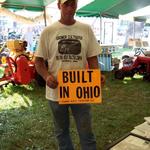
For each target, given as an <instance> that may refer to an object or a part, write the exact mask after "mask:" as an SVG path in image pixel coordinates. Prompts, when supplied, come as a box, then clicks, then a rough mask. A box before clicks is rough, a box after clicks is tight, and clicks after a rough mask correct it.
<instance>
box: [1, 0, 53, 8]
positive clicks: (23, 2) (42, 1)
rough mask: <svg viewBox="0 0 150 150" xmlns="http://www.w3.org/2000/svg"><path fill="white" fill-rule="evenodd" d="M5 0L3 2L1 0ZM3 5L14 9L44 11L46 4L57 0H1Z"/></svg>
mask: <svg viewBox="0 0 150 150" xmlns="http://www.w3.org/2000/svg"><path fill="white" fill-rule="evenodd" d="M1 1H3V2H1ZM1 1H0V4H1V7H5V8H13V9H26V10H31V11H44V9H45V6H47V5H49V4H50V3H52V2H54V1H55V0H1Z"/></svg>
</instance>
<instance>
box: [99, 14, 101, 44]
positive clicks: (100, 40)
mask: <svg viewBox="0 0 150 150" xmlns="http://www.w3.org/2000/svg"><path fill="white" fill-rule="evenodd" d="M99 18H100V44H101V43H102V17H101V16H99Z"/></svg>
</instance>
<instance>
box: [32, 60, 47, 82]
mask: <svg viewBox="0 0 150 150" xmlns="http://www.w3.org/2000/svg"><path fill="white" fill-rule="evenodd" d="M35 68H36V71H37V72H38V74H40V75H41V76H42V77H43V79H44V80H45V81H46V79H47V77H48V76H49V73H48V69H47V67H46V64H45V61H44V59H43V58H41V57H36V58H35Z"/></svg>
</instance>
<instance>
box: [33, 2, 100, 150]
mask: <svg viewBox="0 0 150 150" xmlns="http://www.w3.org/2000/svg"><path fill="white" fill-rule="evenodd" d="M58 8H59V10H60V14H61V17H60V20H59V21H57V22H55V23H54V24H52V25H51V26H48V27H46V28H45V29H44V30H43V32H42V34H41V37H40V41H39V46H38V49H37V51H36V54H35V56H36V58H35V66H36V70H37V72H38V73H39V74H40V75H41V76H42V77H43V79H44V80H45V81H46V98H47V99H48V100H49V104H50V107H51V110H52V113H53V118H54V125H55V134H56V138H57V141H58V145H59V149H60V150H73V149H74V148H73V144H72V140H71V137H70V132H69V109H71V111H72V114H73V116H74V119H75V122H76V126H77V130H78V133H79V137H80V143H81V148H82V150H96V140H95V136H94V134H93V132H92V125H91V107H90V104H70V105H59V104H58V95H57V90H58V89H57V86H58V84H59V83H58V81H57V73H58V71H59V70H60V69H61V70H66V69H70V70H74V69H85V68H86V66H87V63H88V67H89V68H90V69H97V68H99V67H98V60H97V55H99V54H100V46H99V44H98V42H97V40H96V38H95V36H94V34H93V32H92V30H91V28H90V26H89V25H87V24H83V23H80V22H78V21H76V20H75V19H74V14H75V11H76V9H77V0H58ZM45 60H47V62H48V69H47V67H46V66H45ZM102 77H103V76H102Z"/></svg>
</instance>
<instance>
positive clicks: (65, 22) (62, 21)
mask: <svg viewBox="0 0 150 150" xmlns="http://www.w3.org/2000/svg"><path fill="white" fill-rule="evenodd" d="M59 22H61V23H62V24H64V25H73V24H74V23H75V22H76V20H75V19H72V20H64V19H60V20H59Z"/></svg>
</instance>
